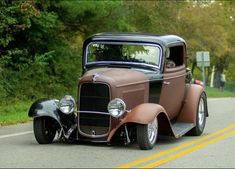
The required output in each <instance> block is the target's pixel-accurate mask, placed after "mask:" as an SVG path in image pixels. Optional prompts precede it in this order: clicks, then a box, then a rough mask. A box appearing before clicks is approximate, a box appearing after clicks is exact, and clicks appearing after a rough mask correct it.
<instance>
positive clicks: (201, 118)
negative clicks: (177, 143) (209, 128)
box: [189, 93, 207, 136]
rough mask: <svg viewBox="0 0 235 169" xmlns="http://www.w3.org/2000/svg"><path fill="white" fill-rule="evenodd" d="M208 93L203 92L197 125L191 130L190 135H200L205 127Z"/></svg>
mask: <svg viewBox="0 0 235 169" xmlns="http://www.w3.org/2000/svg"><path fill="white" fill-rule="evenodd" d="M206 106H207V103H206V95H205V93H202V94H201V96H200V99H199V102H198V107H197V116H196V126H195V127H194V128H193V129H192V130H191V131H190V132H189V135H192V136H200V135H201V134H202V133H203V131H204V128H205V124H206V114H207V112H206V111H207V107H206Z"/></svg>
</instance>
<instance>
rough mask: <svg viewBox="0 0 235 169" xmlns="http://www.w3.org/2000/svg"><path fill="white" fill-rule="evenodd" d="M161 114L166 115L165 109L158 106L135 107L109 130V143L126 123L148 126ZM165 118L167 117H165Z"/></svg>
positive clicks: (141, 105)
mask: <svg viewBox="0 0 235 169" xmlns="http://www.w3.org/2000/svg"><path fill="white" fill-rule="evenodd" d="M160 113H163V114H165V115H166V111H165V109H164V108H163V107H162V106H161V105H159V104H153V103H144V104H140V105H138V106H136V107H135V108H134V109H132V110H131V111H130V112H128V113H127V114H126V116H125V117H124V118H123V119H121V121H120V123H119V124H118V125H117V126H116V127H115V128H113V129H112V130H111V132H110V134H109V136H108V141H110V140H111V139H112V137H113V135H114V134H115V132H116V131H117V130H118V129H119V128H120V127H121V126H122V125H124V124H126V123H137V124H148V123H150V122H151V121H153V120H154V118H155V117H157V116H158V114H160ZM166 116H167V115H166Z"/></svg>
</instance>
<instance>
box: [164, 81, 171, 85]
mask: <svg viewBox="0 0 235 169" xmlns="http://www.w3.org/2000/svg"><path fill="white" fill-rule="evenodd" d="M163 84H164V85H169V84H171V82H167V81H163Z"/></svg>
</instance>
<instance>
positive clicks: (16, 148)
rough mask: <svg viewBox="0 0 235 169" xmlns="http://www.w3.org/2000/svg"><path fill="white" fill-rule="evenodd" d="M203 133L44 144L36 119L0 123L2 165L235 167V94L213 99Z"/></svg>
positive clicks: (0, 162)
mask: <svg viewBox="0 0 235 169" xmlns="http://www.w3.org/2000/svg"><path fill="white" fill-rule="evenodd" d="M208 106H209V118H207V123H206V128H205V132H204V134H203V135H202V136H200V137H191V136H184V137H182V138H180V139H175V138H172V137H160V138H159V139H158V141H157V144H156V146H155V147H154V149H153V150H149V151H143V150H139V148H138V146H137V145H136V144H132V145H129V146H107V145H106V144H88V143H82V144H81V143H74V144H65V143H61V142H55V143H53V144H50V145H39V144H38V143H37V142H36V140H35V138H34V135H33V132H32V123H27V124H19V125H12V126H6V127H0V152H1V155H0V167H1V168H18V167H19V168H26V167H29V168H34V167H35V168H44V167H45V168H116V167H127V168H138V167H144V168H146V167H148V168H155V167H160V168H173V167H174V168H184V167H185V168H208V167H210V168H235V160H234V157H235V141H234V140H235V98H222V99H209V100H208Z"/></svg>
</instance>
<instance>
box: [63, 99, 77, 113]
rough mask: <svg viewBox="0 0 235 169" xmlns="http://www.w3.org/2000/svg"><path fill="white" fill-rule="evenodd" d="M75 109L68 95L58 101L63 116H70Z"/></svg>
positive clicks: (73, 101) (73, 102)
mask: <svg viewBox="0 0 235 169" xmlns="http://www.w3.org/2000/svg"><path fill="white" fill-rule="evenodd" d="M74 107H75V100H74V98H73V97H72V96H70V95H65V96H64V97H63V98H62V99H61V100H60V101H59V109H60V111H61V112H62V113H64V114H70V113H72V112H73V111H74Z"/></svg>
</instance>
